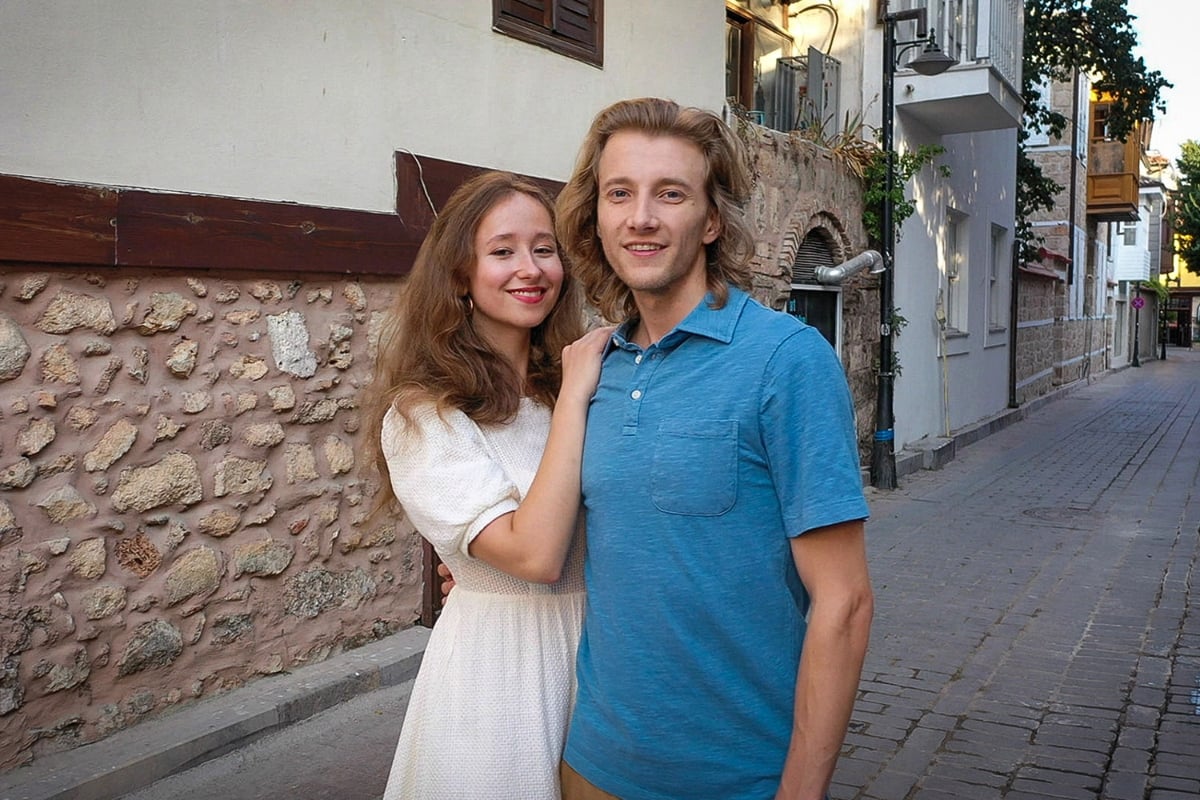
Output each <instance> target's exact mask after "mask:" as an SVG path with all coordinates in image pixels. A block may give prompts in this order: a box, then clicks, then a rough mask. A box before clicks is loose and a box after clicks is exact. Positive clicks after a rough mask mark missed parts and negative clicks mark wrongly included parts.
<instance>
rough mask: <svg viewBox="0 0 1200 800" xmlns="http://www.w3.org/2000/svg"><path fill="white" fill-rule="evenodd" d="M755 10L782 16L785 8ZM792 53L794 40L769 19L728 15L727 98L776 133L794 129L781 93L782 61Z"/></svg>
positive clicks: (739, 12)
mask: <svg viewBox="0 0 1200 800" xmlns="http://www.w3.org/2000/svg"><path fill="white" fill-rule="evenodd" d="M761 5H763V4H762V3H756V4H755V6H756V8H755V11H759V12H760V13H761V14H763V15H766V14H768V13H770V12H772V11H773V12H774V13H776V14H778V13H779V12H780V9H781V7H779V6H776V7H774V8H772V7H770V6H768V7H767V8H763V9H761V10H760V9H759V8H758V6H761ZM791 54H792V39H791V37H790V36H788V34H787V33H785V32H784V31H783V30H782V29H780V28H778V27H776V26H775V25H774V24H773V23H771V22H770V21H769V20H767V19H766V17H765V16H760V15H759V14H756V13H752V12H751V11H750V10H748V9H747V10H742V9H735V8H729V9H727V10H726V13H725V96H726V97H727V98H728V99H729V102H730V103H731V104H736V105H738V106H741V108H743V109H745V111H746V112H748V114H749V117H750V119H751V120H752V121H754V122H757V123H758V124H759V125H765V126H767V127H770V128H775V129H776V130H791V129H792V122H793V120H790V119H783V118H782V117H784V116H789V114H786V113H785V114H781V113H780V112H781V110H782V109H781V108H780V107H779V106H780V104H779V101H778V98H777V93H778V91H779V90H780V88H782V87H780V86H777V82H778V81H779V80H780V79H779V73H778V70H779V59H781V58H787V57H789V56H790V55H791Z"/></svg>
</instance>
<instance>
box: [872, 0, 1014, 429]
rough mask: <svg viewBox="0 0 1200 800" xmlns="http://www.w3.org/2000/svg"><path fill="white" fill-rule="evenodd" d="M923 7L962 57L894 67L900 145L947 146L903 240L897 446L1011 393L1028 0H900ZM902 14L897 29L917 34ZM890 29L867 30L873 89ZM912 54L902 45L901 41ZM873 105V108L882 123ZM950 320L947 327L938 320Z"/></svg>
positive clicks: (998, 407) (921, 180)
mask: <svg viewBox="0 0 1200 800" xmlns="http://www.w3.org/2000/svg"><path fill="white" fill-rule="evenodd" d="M882 5H884V6H885V7H888V8H889V10H890V11H893V12H894V11H900V10H904V9H911V8H918V7H926V8H927V11H928V14H929V25H930V29H931V30H932V32H933V33H934V35H935V36H936V41H937V43H938V44H939V45H940V46H942V47H943V48H944V49H945V51H946V52H947V53H948V54H950V55H952V56H953V57H954V58H956V59H957V61H958V65H957V66H953V67H951V68H950V69H949V70H948V71H946V72H944V73H942V74H940V75H935V76H925V75H920V74H917V73H916V72H913V71H911V70H909V69H906V68H905V66H904V65H905V64H906V63H907V60H908V59H910V58H912V57H913V56H914V55H916V54H918V53H919V52H920V49H921V47H923V45H918V46H916V47H914V48H912V49H910V50H909V52H908V53H903V52H902V55H901V57H900V66H899V68H898V71H897V73H896V76H895V102H896V112H895V122H896V143H897V150H902V149H903V150H914V149H915V148H916V147H918V146H919V145H922V144H930V145H939V146H941V147H943V148H945V152H944V154H943V155H942V156H940V157H939V158H938V159H937V163H938V164H943V165H945V166H946V167H948V168H949V176H948V177H942V176H941V175H939V174H938V172H937V171H936V170H933V169H925V170H923V171H922V172H921V173H920V174H919V175H918V176H916V178H915V179H914V186H913V188H912V194H911V196H912V197H914V198H915V200H916V206H917V210H916V213H915V214H914V215H913V216H912V217H910V218H909V219H908V220H907V221H906V222H905V223H904V226H903V228H902V229H901V236H900V239H899V242H898V245H897V247H896V254H895V259H896V272H895V275H894V282H895V304H896V307H897V312H898V313H899V314H900V315H901V316H903V317H904V318H905V319H906V320H907V322H908V324H907V325H906V326H905V327H904V328H903V330H902V332H901V334H900V336H899V337H898V338H897V340H896V349H897V352H898V353H899V355H900V365H901V369H902V373H901V375H900V377H899V378H898V379H897V382H896V402H895V409H896V444H897V447H903V446H905V445H908V444H910V443H913V442H914V441H916V440H919V439H921V438H922V437H926V436H934V437H936V436H940V435H944V434H946V433H947V432H948V431H953V430H957V429H959V428H961V427H963V426H966V425H970V424H972V423H974V422H977V421H979V420H981V419H984V418H987V417H989V416H991V415H994V414H996V413H998V412H1000V411H1002V410H1003V409H1004V408H1005V407H1006V406H1007V404H1008V401H1009V354H1010V337H1011V334H1012V324H1013V323H1012V320H1011V310H1010V308H1011V304H1010V290H1011V275H1012V251H1013V238H1014V237H1013V234H1014V225H1015V223H1014V215H1015V205H1014V187H1015V181H1016V151H1017V126H1018V124H1019V122H1020V116H1021V109H1022V103H1021V100H1020V96H1019V90H1020V80H1021V79H1020V75H1021V52H1022V50H1021V47H1022V30H1023V14H1024V9H1023V4H1022V3H1021V2H1019V0H896V1H894V2H892V3H890V4H886V3H884V4H882ZM916 33H917V31H916V29H915V24H914V23H912V22H905V23H900V24H899V26H898V38H899V39H900V41H902V42H903V41H910V40H914V39H915V38H916ZM881 35H882V28H881V27H875V28H872V29H870V30H869V35H868V37H867V39H866V42H865V48H866V52H867V54H868V67H867V70H866V85H867V87H868V89H867V97H868V98H873V97H875V96H876V91H877V89H876V87H878V86H879V85H880V83H876V81H879V82H881V81H882V78H881V77H879V76H881V74H882V69H881V67H882V65H881V63H880V61H881V55H880V54H881V51H882V48H881V45H880V36H881ZM901 51H903V48H901ZM878 106H879V104H878V102H875V103H874V104H872V103H871V102H870V100H869V101H868V108H867V113H868V115H869V116H868V118H869V119H878V118H879V113H881V112H882V111H883V109H880V108H879V107H878ZM943 319H944V320H945V324H944V326H943V325H942V324H941V320H943Z"/></svg>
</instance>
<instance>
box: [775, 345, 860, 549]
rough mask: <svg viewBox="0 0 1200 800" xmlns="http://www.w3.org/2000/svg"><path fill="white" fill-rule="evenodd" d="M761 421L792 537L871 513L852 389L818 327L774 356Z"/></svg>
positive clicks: (781, 347) (784, 518)
mask: <svg viewBox="0 0 1200 800" xmlns="http://www.w3.org/2000/svg"><path fill="white" fill-rule="evenodd" d="M760 420H761V424H762V426H763V429H762V430H763V439H764V441H765V442H766V447H767V458H768V459H769V461H770V464H771V477H772V480H773V481H774V483H775V491H776V494H777V496H778V497H779V502H780V508H781V509H782V512H783V520H784V524H785V526H786V528H787V531H788V533H789V535H791V536H795V535H798V534H801V533H804V532H805V531H809V530H812V529H813V528H822V527H825V526H827V525H836V524H838V523H841V522H849V521H851V520H856V519H865V518H866V517H867V515H868V509H867V503H866V498H865V497H864V496H863V490H862V477H861V473H860V471H859V457H858V441H857V435H856V433H855V427H854V404H853V401H852V400H851V397H850V388H849V386H848V385H847V384H846V375H845V373H844V372H843V371H842V365H841V363H840V362H839V361H838V359H837V355H836V354H835V353H834V352H833V348H832V347H830V346H829V343H828V342H826V341H825V339H824V337H822V336H821V334H820V333H819V332H818V331H817V330H816V329H815V328H803V329H801V330H799V331H797V332H796V333H795V334H793V335H791V336H789V337H788V338H786V339H785V340H784V341H783V342H782V343H781V344H780V347H779V349H778V350H777V351H776V353H775V354H774V356H773V357H772V359H771V362H770V365H769V366H768V369H767V374H766V376H765V380H764V383H763V394H762V406H761V415H760Z"/></svg>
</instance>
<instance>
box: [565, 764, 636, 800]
mask: <svg viewBox="0 0 1200 800" xmlns="http://www.w3.org/2000/svg"><path fill="white" fill-rule="evenodd" d="M558 776H559V779H560V780H561V781H562V800H621V798H619V797H617V796H616V795H615V794H609V793H608V792H605V791H602V790H600V789H597V788H596V787H595V786H593V785H592V784H591V783H589V782H588V781H587V779H586V778H584V777H583V776H582V775H580V774H579V773H578V772H576V771H575V770H573V769H571V766H570V765H569V764H567V762H565V761H563V762H560V763H559V767H558Z"/></svg>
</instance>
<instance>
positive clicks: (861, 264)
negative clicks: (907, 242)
mask: <svg viewBox="0 0 1200 800" xmlns="http://www.w3.org/2000/svg"><path fill="white" fill-rule="evenodd" d="M868 268H869V269H870V270H871V272H873V273H879V272H883V256H881V255H880V254H879V252H878V251H876V250H864V251H862V252H861V253H859V254H858V255H856V256H855V257H854V258H851V259H849V260H848V261H843V262H842V263H840V264H838V265H837V266H834V267H825V266H821V267H817V268H816V270H815V272H816V276H817V283H823V284H826V285H837V284H840V283H842V282H843V281H845V280H846V279H847V278H850V277H852V276H854V275H857V274H858V273H860V272H862V271H863V270H864V269H868Z"/></svg>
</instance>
